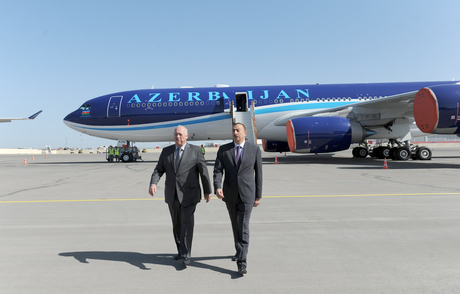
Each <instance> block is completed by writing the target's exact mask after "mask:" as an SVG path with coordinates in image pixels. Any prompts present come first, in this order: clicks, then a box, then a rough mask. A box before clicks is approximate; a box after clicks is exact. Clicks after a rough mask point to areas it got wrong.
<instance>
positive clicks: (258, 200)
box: [254, 198, 260, 207]
mask: <svg viewBox="0 0 460 294" xmlns="http://www.w3.org/2000/svg"><path fill="white" fill-rule="evenodd" d="M259 204H260V198H257V199H256V201H254V207H257V206H259Z"/></svg>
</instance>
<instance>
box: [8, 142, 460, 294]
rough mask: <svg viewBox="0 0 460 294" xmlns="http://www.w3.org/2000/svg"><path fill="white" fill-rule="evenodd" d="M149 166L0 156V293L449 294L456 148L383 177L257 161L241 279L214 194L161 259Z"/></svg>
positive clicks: (92, 158) (459, 267)
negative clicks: (180, 244) (258, 180)
mask: <svg viewBox="0 0 460 294" xmlns="http://www.w3.org/2000/svg"><path fill="white" fill-rule="evenodd" d="M275 155H276V156H278V157H277V160H278V164H275V163H274V162H275ZM158 156H159V153H157V152H155V153H147V154H143V159H144V160H145V161H144V162H136V163H107V162H106V161H105V156H104V155H103V154H102V155H101V154H72V155H51V156H48V158H45V157H44V155H36V156H34V160H32V156H31V155H30V156H26V160H27V164H24V156H23V155H22V156H21V155H1V156H0V176H1V184H0V293H200V294H205V293H366V294H368V293H418V294H419V293H460V184H459V179H460V149H450V148H445V149H439V150H434V155H433V159H432V160H431V161H412V160H409V161H406V162H401V161H391V160H389V161H388V167H389V168H388V169H383V165H384V161H383V160H378V159H372V158H366V159H352V158H351V150H350V151H344V152H338V153H335V154H330V155H327V154H326V155H313V154H312V155H298V154H287V156H284V153H283V154H280V153H278V154H274V153H263V157H264V189H263V196H264V198H263V199H262V203H261V205H260V206H259V207H257V208H255V209H254V210H253V214H252V217H251V225H250V228H251V243H250V247H249V255H248V274H247V275H245V276H240V275H238V274H237V273H236V270H237V267H236V264H235V262H232V261H231V259H230V258H231V256H232V255H233V254H234V245H233V238H232V232H231V227H230V222H229V218H228V215H227V211H226V208H225V204H224V203H223V202H222V201H221V200H218V199H217V198H215V196H214V197H213V199H212V200H211V202H210V203H205V202H204V201H202V202H201V203H200V204H199V205H198V206H197V211H196V213H195V234H194V240H193V250H192V264H191V265H190V266H189V267H188V268H184V267H183V266H182V264H181V262H180V261H176V260H174V258H173V256H174V255H175V253H176V252H175V245H174V242H173V237H172V229H171V220H170V216H169V212H168V207H167V205H166V204H165V203H164V199H163V190H162V188H163V186H164V178H163V179H162V180H161V181H160V190H159V193H158V195H159V196H158V197H155V198H152V197H150V195H149V194H148V184H149V180H150V175H151V173H152V171H153V168H154V167H155V165H156V161H157V159H158ZM215 156H216V153H215V152H208V153H207V154H206V159H207V160H208V169H209V173H210V175H211V176H212V167H213V163H214V159H215Z"/></svg>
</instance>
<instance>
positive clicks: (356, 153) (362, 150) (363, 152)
mask: <svg viewBox="0 0 460 294" xmlns="http://www.w3.org/2000/svg"><path fill="white" fill-rule="evenodd" d="M368 154H369V151H367V148H366V147H355V148H353V157H355V158H366V157H367V155H368Z"/></svg>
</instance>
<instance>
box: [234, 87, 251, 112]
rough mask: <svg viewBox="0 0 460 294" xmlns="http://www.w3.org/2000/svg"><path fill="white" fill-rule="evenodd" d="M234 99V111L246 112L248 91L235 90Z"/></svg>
mask: <svg viewBox="0 0 460 294" xmlns="http://www.w3.org/2000/svg"><path fill="white" fill-rule="evenodd" d="M235 96H236V97H235V98H236V99H235V100H236V111H238V112H247V111H248V93H246V92H237V93H235Z"/></svg>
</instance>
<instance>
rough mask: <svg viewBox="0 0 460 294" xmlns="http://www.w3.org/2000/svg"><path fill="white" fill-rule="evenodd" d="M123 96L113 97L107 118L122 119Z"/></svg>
mask: <svg viewBox="0 0 460 294" xmlns="http://www.w3.org/2000/svg"><path fill="white" fill-rule="evenodd" d="M122 99H123V96H112V97H110V99H109V103H108V105H107V117H120V113H121V100H122Z"/></svg>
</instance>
